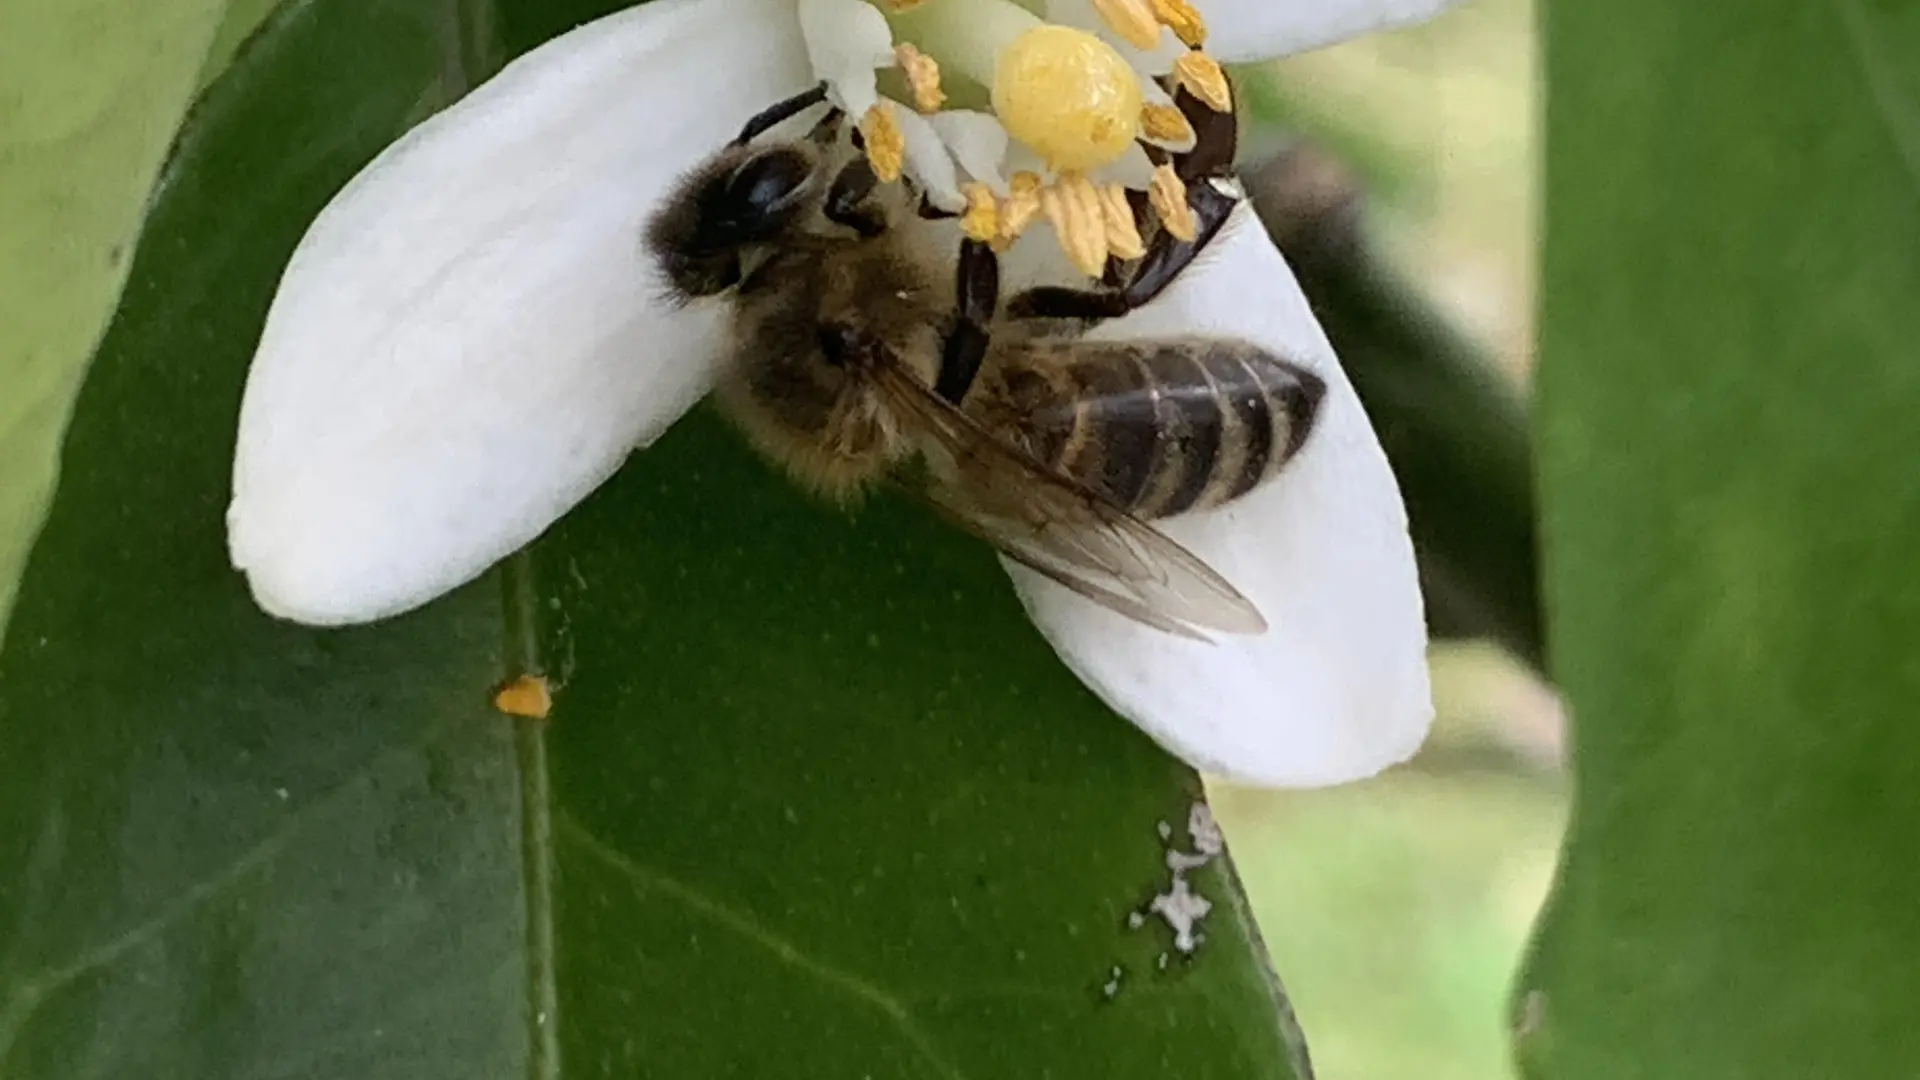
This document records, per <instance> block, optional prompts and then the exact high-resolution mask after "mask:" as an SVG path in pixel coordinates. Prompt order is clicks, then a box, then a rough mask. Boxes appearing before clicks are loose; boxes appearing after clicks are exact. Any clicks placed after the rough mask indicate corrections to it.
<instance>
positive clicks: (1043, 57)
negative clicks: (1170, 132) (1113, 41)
mask: <svg viewBox="0 0 1920 1080" xmlns="http://www.w3.org/2000/svg"><path fill="white" fill-rule="evenodd" d="M993 111H994V113H995V114H997V115H998V116H999V118H1000V123H1001V124H1002V125H1004V126H1005V127H1006V129H1007V134H1009V135H1011V136H1013V137H1014V138H1015V139H1018V140H1019V141H1021V142H1023V143H1025V144H1026V145H1027V146H1028V147H1030V148H1032V150H1033V151H1034V152H1035V153H1037V154H1039V155H1040V156H1041V157H1042V158H1043V159H1045V160H1046V162H1047V165H1048V167H1049V168H1051V169H1053V170H1055V171H1057V172H1069V171H1073V170H1081V169H1094V168H1098V167H1100V166H1102V165H1105V164H1108V163H1109V162H1112V161H1115V160H1118V159H1119V157H1120V155H1122V154H1124V153H1126V151H1127V148H1128V147H1130V146H1132V145H1133V140H1134V137H1135V136H1136V135H1137V134H1138V133H1139V130H1140V79H1139V76H1138V74H1136V73H1135V72H1134V70H1133V67H1132V66H1131V65H1129V64H1128V63H1127V61H1126V60H1125V58H1123V57H1122V56H1121V55H1120V54H1119V53H1118V52H1116V51H1115V50H1114V48H1113V46H1111V45H1108V44H1107V43H1106V42H1104V41H1101V40H1100V39H1099V38H1097V37H1094V36H1093V35H1092V34H1089V33H1087V32H1086V31H1084V30H1075V29H1073V28H1072V27H1068V26H1053V25H1041V26H1036V27H1034V28H1033V29H1031V30H1028V31H1026V32H1024V33H1022V34H1021V35H1020V36H1019V37H1017V38H1014V39H1013V41H1012V43H1010V44H1009V45H1007V46H1006V48H1004V49H1002V50H1001V51H1000V55H999V57H998V58H997V60H996V61H995V64H994V71H993Z"/></svg>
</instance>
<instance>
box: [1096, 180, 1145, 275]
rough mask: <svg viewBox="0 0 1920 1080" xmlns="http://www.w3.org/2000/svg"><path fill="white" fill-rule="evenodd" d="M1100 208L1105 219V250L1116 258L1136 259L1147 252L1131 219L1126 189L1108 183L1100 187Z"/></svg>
mask: <svg viewBox="0 0 1920 1080" xmlns="http://www.w3.org/2000/svg"><path fill="white" fill-rule="evenodd" d="M1100 209H1101V211H1102V216H1103V217H1104V218H1105V219H1106V226H1107V252H1108V253H1109V254H1111V255H1112V256H1113V257H1114V258H1116V259H1121V260H1127V259H1137V258H1139V257H1140V256H1142V255H1145V254H1146V253H1147V246H1146V245H1145V244H1143V243H1141V242H1140V226H1139V224H1138V223H1137V222H1135V221H1134V220H1133V207H1132V206H1131V205H1129V204H1128V203H1127V189H1126V188H1125V187H1123V186H1122V185H1120V184H1108V185H1107V186H1106V187H1103V188H1101V189H1100Z"/></svg>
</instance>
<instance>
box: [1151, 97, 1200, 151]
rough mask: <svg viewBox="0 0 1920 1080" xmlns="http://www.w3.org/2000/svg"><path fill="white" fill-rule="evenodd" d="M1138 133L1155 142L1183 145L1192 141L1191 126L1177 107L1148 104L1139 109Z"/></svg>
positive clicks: (1185, 115)
mask: <svg viewBox="0 0 1920 1080" xmlns="http://www.w3.org/2000/svg"><path fill="white" fill-rule="evenodd" d="M1140 131H1141V133H1142V134H1144V135H1146V137H1147V138H1149V139H1152V140H1154V141H1155V142H1164V143H1185V142H1191V141H1193V139H1194V133H1193V125H1192V124H1190V123H1188V122H1187V114H1186V113H1183V112H1181V111H1180V107H1179V106H1177V105H1165V104H1161V103H1160V102H1148V103H1147V104H1145V105H1142V106H1141V107H1140Z"/></svg>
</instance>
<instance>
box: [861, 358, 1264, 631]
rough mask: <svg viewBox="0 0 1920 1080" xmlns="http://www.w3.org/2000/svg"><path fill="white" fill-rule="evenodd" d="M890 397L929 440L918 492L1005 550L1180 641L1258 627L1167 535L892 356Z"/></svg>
mask: <svg viewBox="0 0 1920 1080" xmlns="http://www.w3.org/2000/svg"><path fill="white" fill-rule="evenodd" d="M874 368H875V372H874V373H875V379H876V382H877V384H878V386H879V389H880V390H881V392H882V393H883V394H885V395H886V398H887V400H888V403H889V404H891V405H892V406H893V407H894V408H895V410H896V411H897V412H898V413H899V414H900V415H901V416H902V417H903V418H904V419H905V420H906V421H907V422H908V423H909V424H910V425H911V426H912V427H913V429H914V430H915V431H916V432H917V433H919V434H921V435H922V436H924V437H926V438H927V439H929V440H931V442H932V446H929V447H927V450H928V453H929V454H930V455H934V454H936V453H937V454H938V455H940V456H943V457H944V459H945V460H936V461H934V462H932V465H933V467H934V472H935V479H933V481H932V482H931V483H930V484H929V485H928V486H927V487H926V488H925V490H923V491H922V492H921V494H923V495H924V496H925V497H926V498H927V499H929V500H930V501H931V502H932V503H933V505H934V506H935V508H936V509H938V510H940V511H941V513H943V514H944V515H945V516H946V517H948V518H949V519H951V520H952V521H953V522H954V523H955V524H957V525H958V526H960V527H961V528H963V529H965V530H967V531H968V532H971V533H973V534H974V535H976V536H979V537H980V538H981V539H983V540H985V541H987V542H988V543H990V544H992V545H993V546H994V547H995V548H997V549H999V550H1000V551H1001V552H1002V553H1003V554H1005V555H1006V556H1007V557H1008V558H1010V559H1013V560H1014V561H1015V562H1018V563H1020V564H1022V565H1024V566H1027V567H1030V568H1031V569H1033V570H1035V571H1037V572H1039V573H1041V574H1045V575H1046V576H1047V577H1049V578H1052V579H1053V580H1054V581H1057V582H1059V583H1060V584H1061V585H1064V586H1066V587H1067V588H1069V589H1072V590H1073V591H1075V592H1077V593H1079V594H1080V595H1082V596H1085V597H1087V598H1088V599H1090V600H1093V601H1095V602H1097V603H1099V604H1102V605H1104V606H1106V607H1108V608H1111V609H1112V610H1114V611H1117V612H1119V613H1120V614H1122V615H1125V616H1127V617H1128V618H1131V619H1134V620H1136V621H1138V622H1141V623H1144V624H1145V625H1147V626H1151V627H1154V628H1156V629H1160V630H1165V631H1167V632H1169V633H1174V634H1179V635H1181V636H1183V637H1191V638H1199V639H1201V640H1205V634H1204V633H1202V631H1206V630H1215V631H1220V632H1223V633H1233V634H1258V633H1261V632H1262V631H1264V630H1266V628H1267V623H1266V620H1265V619H1264V618H1262V617H1261V615H1260V611H1259V609H1258V608H1256V607H1254V605H1253V603H1252V602H1251V601H1249V600H1248V599H1247V598H1246V597H1244V596H1242V595H1240V591H1239V590H1238V589H1235V588H1234V587H1233V585H1232V584H1231V583H1230V582H1228V581H1227V579H1226V578H1223V577H1221V576H1220V575H1219V573H1217V572H1216V571H1215V570H1214V569H1213V568H1212V567H1210V566H1208V565H1207V564H1206V563H1205V562H1203V561H1201V560H1200V559H1199V558H1198V557H1197V556H1195V555H1194V554H1193V553H1192V552H1189V551H1188V550H1187V549H1186V548H1183V547H1181V546H1180V545H1179V544H1177V543H1175V542H1174V541H1173V540H1171V539H1169V538H1168V537H1167V536H1166V535H1165V534H1164V533H1162V532H1160V531H1159V530H1158V529H1155V528H1154V527H1153V526H1151V525H1148V524H1147V523H1146V522H1144V521H1141V520H1140V519H1139V518H1136V517H1134V516H1133V515H1131V514H1129V513H1127V512H1126V511H1125V510H1122V509H1121V508H1120V507H1118V506H1116V505H1114V504H1113V502H1112V501H1111V500H1109V499H1107V498H1106V497H1104V496H1102V495H1101V494H1100V493H1099V492H1096V491H1094V490H1093V489H1091V488H1088V487H1086V486H1085V485H1083V484H1080V483H1077V482H1075V481H1074V480H1072V479H1070V478H1068V477H1066V476H1062V475H1060V474H1059V473H1057V472H1055V471H1054V470H1052V469H1049V468H1048V467H1047V466H1045V465H1044V464H1042V463H1040V462H1039V461H1037V460H1035V459H1034V458H1033V457H1032V456H1031V455H1029V454H1027V453H1025V452H1024V451H1022V450H1020V449H1019V448H1018V447H1015V446H1013V445H1011V444H1009V443H1007V442H1006V441H1005V440H1003V439H1001V438H999V437H998V436H996V435H994V434H993V433H992V432H990V431H988V430H987V429H985V428H983V427H981V426H980V425H979V423H977V422H976V421H975V420H974V419H973V418H972V417H970V416H968V415H967V414H966V413H964V412H961V411H960V410H959V409H958V408H955V407H954V406H953V405H951V404H949V403H948V402H946V401H945V400H943V399H942V398H940V397H938V396H937V395H935V394H934V393H933V391H931V390H930V389H928V388H927V387H926V386H924V385H923V384H921V383H920V381H919V380H918V379H915V378H914V377H913V376H912V375H911V374H910V373H908V372H907V371H906V370H905V369H903V368H901V367H899V366H898V365H895V364H890V363H885V362H882V363H878V364H875V365H874Z"/></svg>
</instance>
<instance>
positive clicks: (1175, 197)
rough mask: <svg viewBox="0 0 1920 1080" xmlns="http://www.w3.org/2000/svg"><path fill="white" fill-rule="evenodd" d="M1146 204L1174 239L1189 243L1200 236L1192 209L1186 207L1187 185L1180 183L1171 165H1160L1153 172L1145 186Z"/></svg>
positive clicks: (1198, 226)
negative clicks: (1149, 181) (1151, 178)
mask: <svg viewBox="0 0 1920 1080" xmlns="http://www.w3.org/2000/svg"><path fill="white" fill-rule="evenodd" d="M1147 202H1148V204H1149V205H1151V206H1152V207H1153V212H1154V213H1155V214H1156V215H1158V216H1159V218H1160V223H1161V224H1162V225H1163V226H1165V227H1166V230H1167V231H1168V232H1170V233H1172V234H1173V235H1174V236H1175V237H1177V238H1179V239H1181V240H1185V241H1187V242H1189V243H1191V242H1192V241H1193V238H1194V237H1196V236H1198V235H1199V234H1200V225H1199V223H1198V222H1196V221H1195V220H1194V219H1193V207H1191V206H1188V205H1187V185H1186V184H1184V183H1182V182H1181V180H1180V176H1179V174H1178V173H1175V172H1174V171H1173V166H1172V165H1160V166H1158V167H1156V168H1155V169H1154V170H1153V182H1152V183H1150V184H1148V185H1147Z"/></svg>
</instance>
